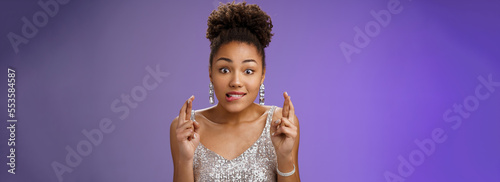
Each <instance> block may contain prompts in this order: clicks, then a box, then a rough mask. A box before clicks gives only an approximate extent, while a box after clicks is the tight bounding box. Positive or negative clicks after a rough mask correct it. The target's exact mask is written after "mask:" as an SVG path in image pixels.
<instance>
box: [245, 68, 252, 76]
mask: <svg viewBox="0 0 500 182" xmlns="http://www.w3.org/2000/svg"><path fill="white" fill-rule="evenodd" d="M253 72H254V71H253V70H251V69H247V70H245V73H246V74H249V75H251V74H253Z"/></svg>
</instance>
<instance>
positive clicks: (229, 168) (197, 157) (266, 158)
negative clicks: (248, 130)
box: [191, 106, 277, 181]
mask: <svg viewBox="0 0 500 182" xmlns="http://www.w3.org/2000/svg"><path fill="white" fill-rule="evenodd" d="M275 108H276V106H272V107H271V108H270V109H269V110H268V111H267V119H266V126H265V127H264V130H263V131H262V133H261V135H260V137H259V139H257V141H256V142H255V143H254V144H253V145H252V146H251V147H250V148H248V149H247V150H246V151H245V152H243V153H242V154H241V155H239V156H238V157H236V158H234V159H232V160H227V159H225V158H224V157H222V156H220V155H219V154H217V153H215V152H213V151H211V150H210V149H208V148H206V147H205V146H203V144H201V143H200V144H199V145H198V147H197V148H196V150H195V152H194V160H193V171H194V179H195V181H276V180H277V178H276V165H277V159H276V153H275V150H274V146H273V143H272V141H271V137H270V135H269V129H270V127H271V122H272V121H271V120H272V118H273V113H274V110H275ZM191 113H193V114H192V118H193V117H194V111H193V112H191Z"/></svg>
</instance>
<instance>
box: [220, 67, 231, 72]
mask: <svg viewBox="0 0 500 182" xmlns="http://www.w3.org/2000/svg"><path fill="white" fill-rule="evenodd" d="M219 72H221V73H228V72H229V69H227V68H221V69H219Z"/></svg>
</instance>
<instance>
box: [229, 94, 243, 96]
mask: <svg viewBox="0 0 500 182" xmlns="http://www.w3.org/2000/svg"><path fill="white" fill-rule="evenodd" d="M228 95H229V97H243V95H232V94H228Z"/></svg>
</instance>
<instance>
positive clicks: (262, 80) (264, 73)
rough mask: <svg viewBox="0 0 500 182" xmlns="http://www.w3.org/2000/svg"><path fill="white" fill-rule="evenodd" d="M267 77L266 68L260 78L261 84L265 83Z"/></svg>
mask: <svg viewBox="0 0 500 182" xmlns="http://www.w3.org/2000/svg"><path fill="white" fill-rule="evenodd" d="M265 78H266V69H263V70H262V78H261V79H260V84H262V83H264V79H265Z"/></svg>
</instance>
